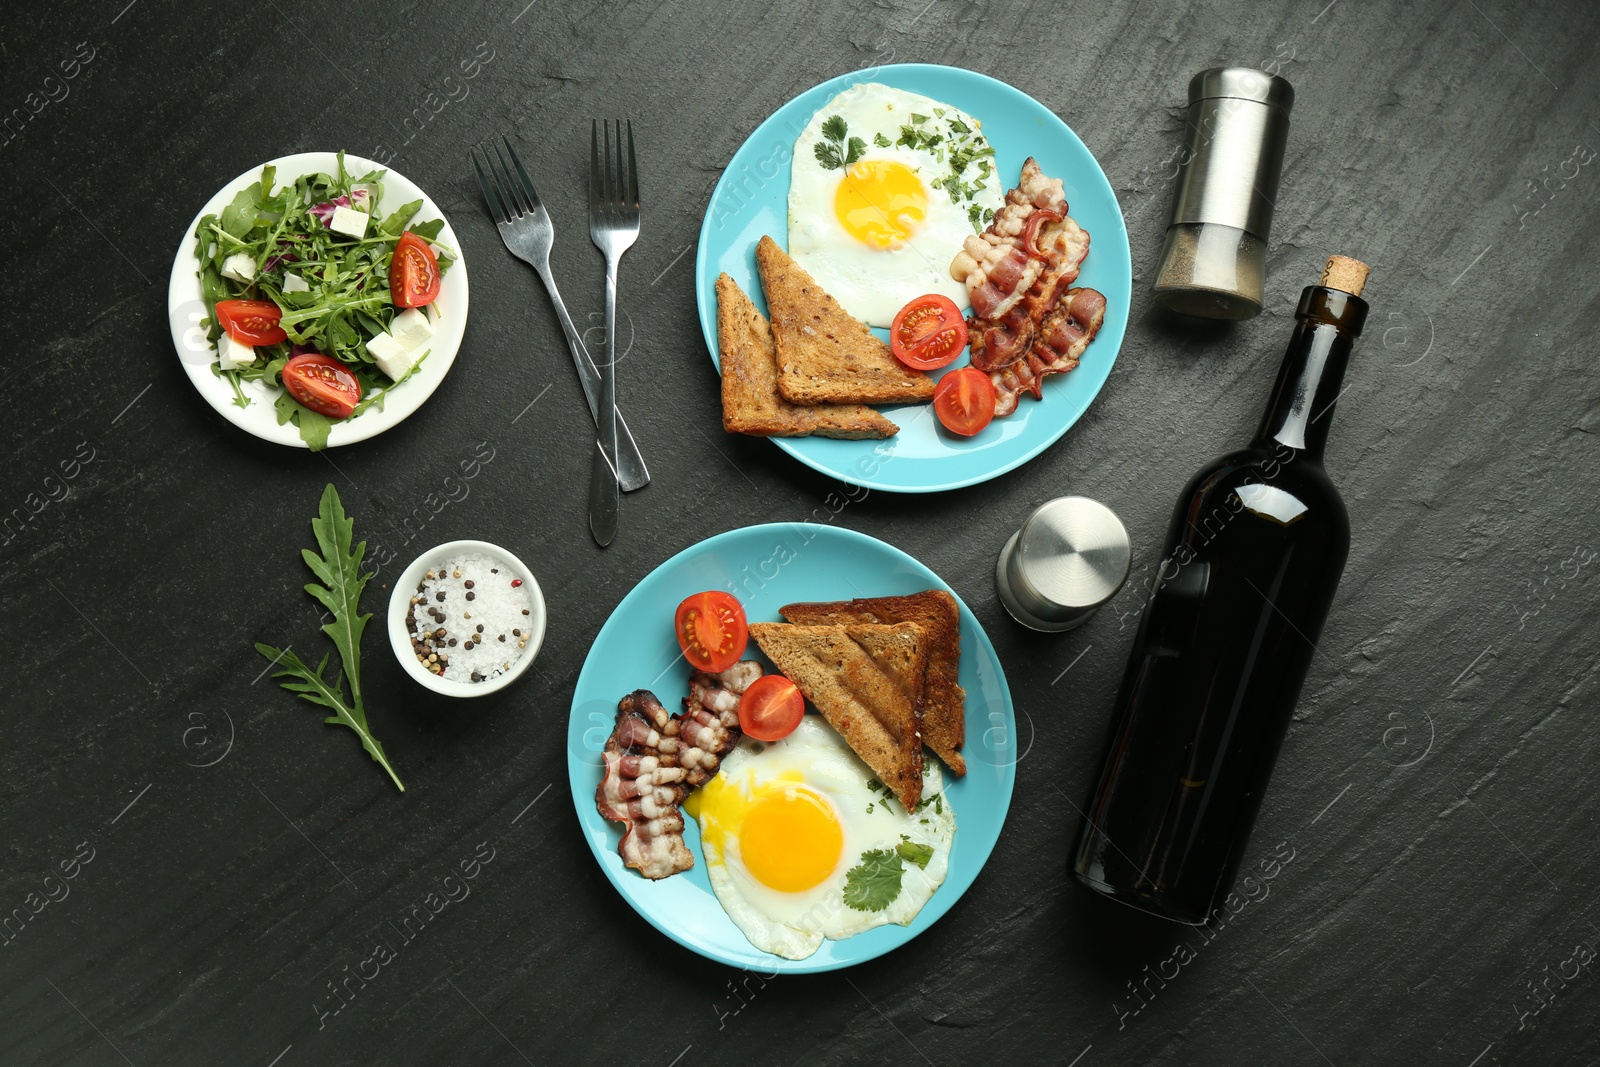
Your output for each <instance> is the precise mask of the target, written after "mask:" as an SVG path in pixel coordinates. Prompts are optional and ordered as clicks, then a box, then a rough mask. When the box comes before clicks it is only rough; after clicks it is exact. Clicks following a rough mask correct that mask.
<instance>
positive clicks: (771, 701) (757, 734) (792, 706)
mask: <svg viewBox="0 0 1600 1067" xmlns="http://www.w3.org/2000/svg"><path fill="white" fill-rule="evenodd" d="M805 714H806V698H805V697H803V696H801V695H800V690H798V689H796V688H795V685H794V683H793V682H791V681H789V679H787V678H785V677H784V676H783V675H781V674H763V675H762V676H761V677H760V678H757V679H756V680H755V681H754V682H751V683H750V688H749V689H746V690H745V691H744V695H743V696H741V697H740V698H739V728H740V729H742V730H743V731H744V732H745V733H747V734H749V735H750V736H751V737H753V738H755V739H756V740H757V741H782V740H783V739H784V738H785V737H788V736H789V735H790V734H792V733H794V728H795V727H796V726H799V725H800V720H801V719H803V718H805Z"/></svg>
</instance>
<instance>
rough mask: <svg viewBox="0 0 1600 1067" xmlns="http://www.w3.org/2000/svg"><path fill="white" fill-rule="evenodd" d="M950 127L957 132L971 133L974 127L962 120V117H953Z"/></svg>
mask: <svg viewBox="0 0 1600 1067" xmlns="http://www.w3.org/2000/svg"><path fill="white" fill-rule="evenodd" d="M950 129H951V130H952V131H954V132H956V133H971V132H972V127H971V126H968V125H967V124H966V123H965V122H962V121H961V120H960V119H951V120H950Z"/></svg>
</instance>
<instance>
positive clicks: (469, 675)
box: [406, 553, 533, 682]
mask: <svg viewBox="0 0 1600 1067" xmlns="http://www.w3.org/2000/svg"><path fill="white" fill-rule="evenodd" d="M513 583H515V584H513ZM469 594H470V595H471V599H470V600H469V599H468V595H469ZM441 595H442V599H441ZM412 599H413V601H414V603H412V605H411V607H410V609H409V610H408V611H407V613H406V630H407V632H408V633H409V635H410V637H411V648H412V651H414V652H415V653H416V654H417V658H418V659H419V660H421V661H422V662H423V664H424V669H426V667H427V664H428V662H429V657H430V656H437V657H438V659H437V662H438V663H439V664H441V665H442V666H443V670H442V672H437V673H439V674H440V677H443V678H448V679H449V680H451V681H455V682H486V681H488V680H489V679H491V678H494V677H496V676H498V675H501V674H504V673H505V672H506V671H508V670H510V669H511V668H512V667H513V666H515V665H516V663H517V661H518V660H520V659H521V658H522V657H523V656H524V655H526V654H527V651H528V635H529V632H530V631H529V628H530V626H531V624H532V621H533V620H532V610H533V594H532V591H531V590H530V589H529V587H528V584H527V583H526V582H524V581H522V580H521V579H520V578H519V577H518V576H517V575H516V574H515V573H514V572H513V571H512V569H511V568H510V567H508V566H507V565H506V563H505V561H504V560H502V559H500V558H498V557H496V556H489V555H483V554H481V553H472V554H468V555H464V556H459V557H457V558H455V559H452V560H450V561H449V562H447V563H444V564H442V565H440V566H438V567H434V568H432V569H431V570H429V571H428V572H426V574H425V575H424V576H423V579H422V581H421V582H419V583H418V584H417V591H416V593H415V594H414V596H413V598H412ZM440 630H443V631H444V634H443V636H440V634H439V631H440Z"/></svg>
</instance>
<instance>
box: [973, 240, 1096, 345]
mask: <svg viewBox="0 0 1600 1067" xmlns="http://www.w3.org/2000/svg"><path fill="white" fill-rule="evenodd" d="M1040 238H1041V239H1040V246H1041V248H1043V249H1044V250H1045V252H1046V255H1047V258H1046V259H1045V260H1044V265H1043V267H1042V268H1041V270H1040V271H1039V274H1038V276H1037V277H1036V278H1035V279H1034V282H1033V284H1032V285H1031V286H1029V288H1028V291H1027V292H1025V293H1023V294H1022V297H1021V299H1019V300H1017V301H1015V302H1013V303H1012V305H1011V307H1010V308H1009V309H1008V310H1007V311H1006V312H1005V313H1004V314H1003V315H1000V316H997V317H995V318H981V317H979V316H978V315H977V314H976V312H974V314H973V316H972V317H971V318H970V319H968V320H967V333H968V335H969V336H970V338H971V343H972V365H973V366H974V367H977V368H978V369H979V370H981V371H984V372H985V373H988V372H992V371H997V370H999V369H1001V368H1002V367H1005V366H1007V365H1009V364H1012V363H1015V362H1016V361H1017V360H1019V359H1021V358H1022V357H1023V356H1025V355H1027V353H1028V346H1030V345H1031V344H1033V336H1034V333H1035V332H1036V330H1037V329H1038V326H1039V323H1040V322H1042V321H1043V320H1044V318H1045V316H1046V315H1048V314H1050V312H1051V311H1053V310H1054V309H1055V306H1056V304H1057V302H1058V301H1059V300H1060V297H1061V294H1062V293H1064V292H1066V291H1067V290H1068V289H1069V288H1071V286H1072V283H1073V282H1075V281H1077V280H1078V271H1079V270H1080V269H1081V268H1082V266H1083V260H1084V257H1085V256H1087V255H1088V254H1089V232H1088V231H1087V230H1085V229H1084V228H1083V227H1081V226H1079V225H1078V223H1077V222H1076V221H1075V220H1074V219H1073V218H1072V217H1071V216H1070V215H1069V216H1066V217H1064V218H1062V219H1061V220H1060V221H1058V222H1055V223H1052V224H1048V225H1046V226H1044V227H1042V229H1041V234H1040Z"/></svg>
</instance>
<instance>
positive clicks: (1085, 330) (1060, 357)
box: [974, 289, 1106, 418]
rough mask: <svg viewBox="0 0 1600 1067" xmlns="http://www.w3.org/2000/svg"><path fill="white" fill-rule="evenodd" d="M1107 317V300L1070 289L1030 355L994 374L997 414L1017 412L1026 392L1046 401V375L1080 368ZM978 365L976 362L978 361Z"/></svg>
mask: <svg viewBox="0 0 1600 1067" xmlns="http://www.w3.org/2000/svg"><path fill="white" fill-rule="evenodd" d="M1105 317H1106V298H1105V297H1104V296H1102V295H1101V294H1100V293H1099V292H1098V291H1096V290H1094V289H1068V290H1067V291H1066V292H1065V293H1063V294H1062V295H1061V299H1060V300H1059V301H1058V302H1057V304H1056V306H1055V308H1054V309H1053V310H1052V311H1051V312H1050V313H1049V314H1048V315H1047V316H1045V318H1044V321H1042V322H1041V323H1040V324H1039V327H1038V329H1037V330H1036V331H1035V332H1034V336H1033V341H1032V344H1031V345H1030V347H1029V348H1028V351H1027V354H1026V355H1024V356H1023V357H1022V358H1021V359H1019V360H1017V361H1016V362H1014V363H1010V364H1007V365H1006V366H1003V367H1001V368H1000V369H999V370H995V371H991V372H990V374H989V380H990V381H991V382H993V383H994V393H995V398H994V413H995V416H996V417H997V418H998V417H1002V416H1005V415H1009V414H1011V413H1012V412H1013V411H1015V410H1017V401H1018V400H1019V399H1020V398H1021V396H1022V394H1023V393H1032V394H1033V398H1034V399H1035V400H1040V399H1043V396H1044V394H1043V392H1042V391H1041V388H1040V387H1041V385H1042V383H1043V382H1044V379H1045V376H1046V375H1050V374H1065V373H1066V372H1067V371H1069V370H1072V369H1073V368H1074V367H1076V366H1077V365H1078V359H1079V357H1081V356H1082V355H1083V350H1084V349H1085V348H1088V347H1089V342H1090V341H1092V340H1094V336H1095V334H1097V333H1099V332H1100V324H1101V323H1102V322H1104V321H1105ZM974 362H976V360H974Z"/></svg>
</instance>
